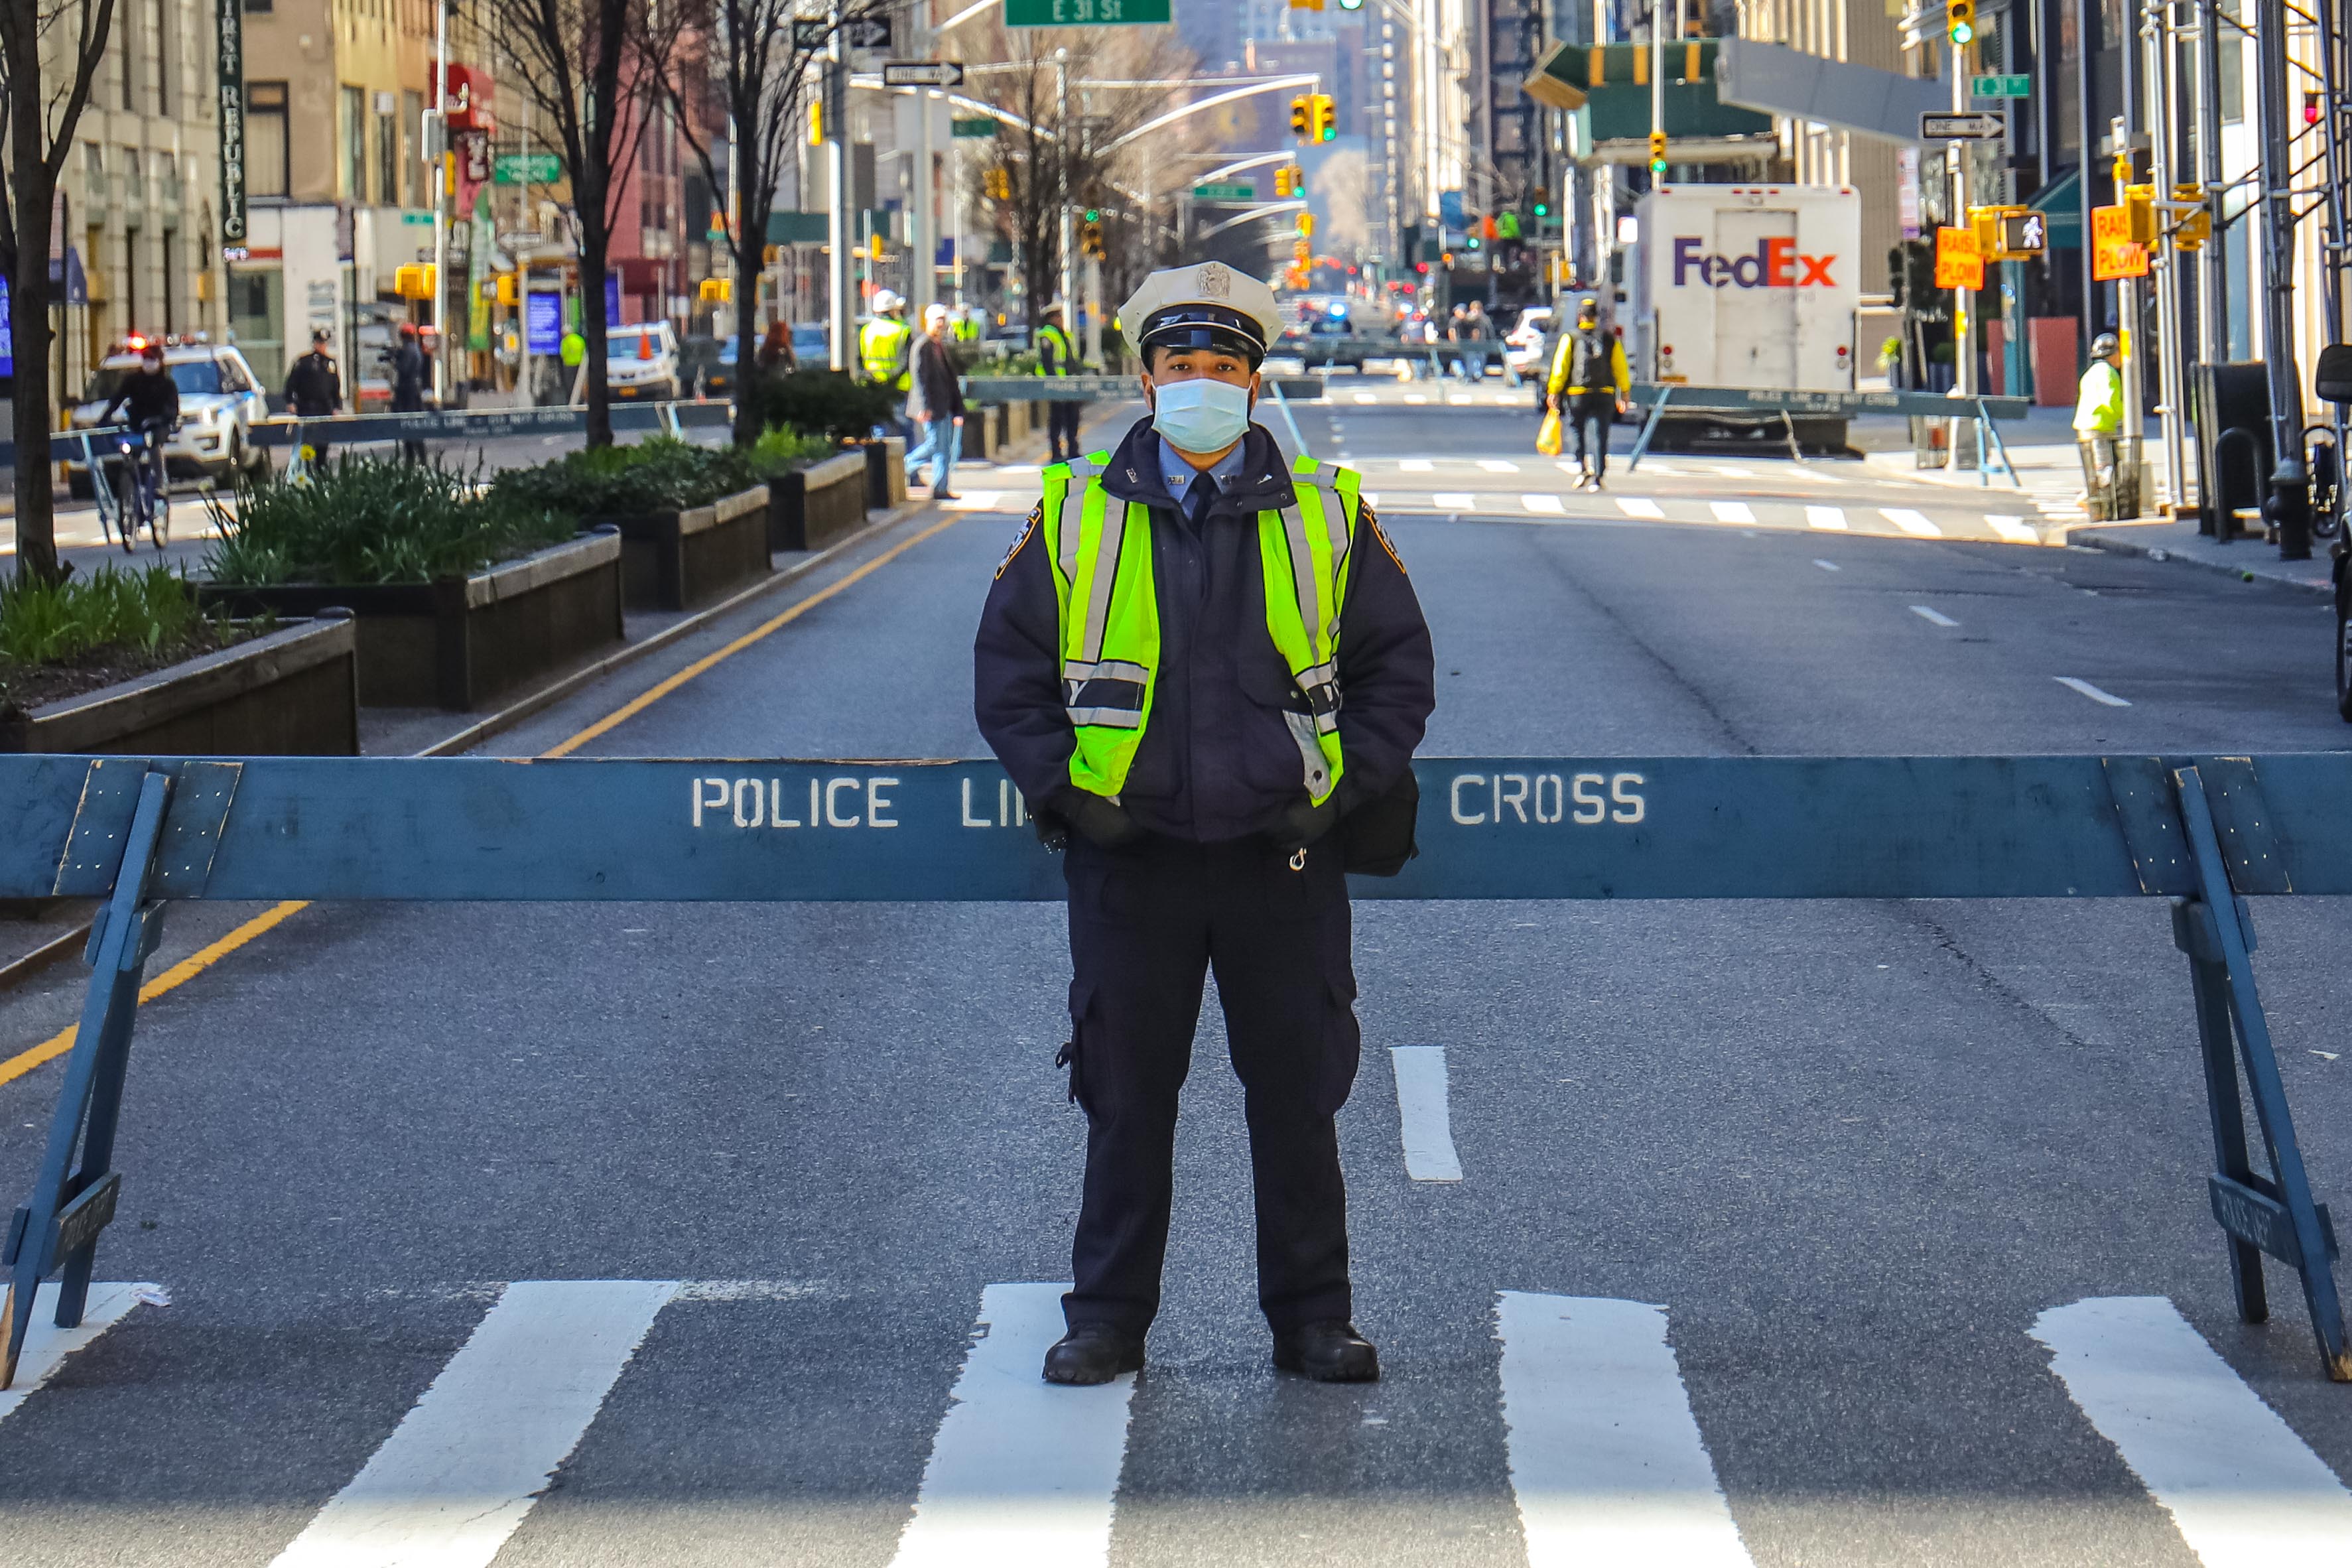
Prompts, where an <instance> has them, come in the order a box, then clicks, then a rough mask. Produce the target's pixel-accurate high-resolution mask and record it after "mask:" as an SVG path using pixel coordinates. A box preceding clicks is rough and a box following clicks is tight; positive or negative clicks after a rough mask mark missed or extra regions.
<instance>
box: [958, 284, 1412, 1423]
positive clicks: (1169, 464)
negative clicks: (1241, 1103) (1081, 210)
mask: <svg viewBox="0 0 2352 1568" xmlns="http://www.w3.org/2000/svg"><path fill="white" fill-rule="evenodd" d="M1120 318H1121V320H1122V321H1125V322H1126V323H1127V325H1126V327H1125V329H1124V331H1126V333H1127V334H1128V346H1129V349H1131V350H1133V351H1134V352H1135V353H1136V355H1137V358H1138V361H1139V364H1140V365H1141V367H1142V371H1143V375H1142V386H1143V395H1144V399H1145V401H1146V402H1147V403H1149V404H1150V410H1151V412H1150V416H1149V417H1148V418H1145V419H1142V420H1139V421H1138V422H1137V423H1136V425H1135V426H1134V427H1133V428H1132V429H1130V430H1129V431H1128V432H1127V435H1126V437H1125V438H1124V439H1123V440H1121V441H1120V443H1119V445H1118V447H1117V449H1116V450H1113V451H1105V452H1097V453H1095V454H1094V455H1092V456H1090V457H1086V458H1078V459H1077V460H1076V461H1074V462H1070V463H1066V464H1056V465H1055V466H1053V467H1050V468H1047V469H1046V470H1045V497H1044V499H1043V500H1042V501H1041V502H1040V503H1039V505H1038V507H1037V509H1036V510H1034V511H1032V512H1031V513H1030V514H1029V522H1028V526H1027V528H1026V529H1025V530H1024V531H1023V533H1022V534H1021V537H1020V538H1019V540H1017V541H1016V542H1014V544H1013V549H1012V551H1011V552H1010V553H1008V554H1007V555H1006V557H1005V559H1004V563H1003V565H1002V566H1000V567H999V568H998V570H997V574H996V581H995V584H993V586H992V588H991V589H990V591H989V595H988V604H987V607H986V609H985V610H984V612H983V613H982V619H981V626H980V634H979V637H978V641H977V647H976V650H975V655H976V657H975V675H976V682H977V693H978V695H977V702H976V710H977V716H978V719H979V721H980V728H981V732H982V734H984V735H985V736H987V738H988V742H989V744H990V745H991V746H992V747H993V748H994V749H995V751H996V754H997V756H998V757H999V758H1000V759H1002V760H1003V763H1004V765H1005V767H1006V769H1007V770H1008V771H1009V772H1010V773H1012V775H1013V782H1014V783H1015V784H1018V785H1019V786H1020V788H1021V791H1022V793H1023V795H1024V796H1026V797H1027V799H1028V800H1029V801H1030V802H1032V803H1033V805H1032V810H1033V812H1034V814H1035V816H1036V817H1037V819H1038V822H1039V824H1040V826H1041V828H1045V829H1047V830H1049V832H1051V833H1052V834H1055V835H1058V836H1060V837H1065V838H1066V847H1067V852H1068V853H1067V859H1066V866H1065V871H1066V877H1067V880H1068V885H1069V918H1070V955H1071V960H1072V965H1073V968H1074V969H1075V971H1076V974H1075V978H1074V980H1073V983H1072V984H1071V986H1070V1016H1071V1038H1070V1043H1069V1044H1068V1045H1067V1046H1066V1047H1065V1049H1064V1054H1063V1057H1062V1058H1061V1059H1062V1060H1063V1061H1064V1062H1066V1064H1067V1066H1068V1067H1069V1069H1070V1095H1071V1098H1072V1099H1074V1100H1076V1101H1077V1102H1078V1104H1079V1105H1080V1106H1081V1107H1083V1108H1084V1110H1085V1111H1086V1115H1087V1171H1086V1186H1085V1191H1084V1194H1083V1196H1082V1199H1081V1204H1080V1209H1079V1215H1078V1226H1077V1235H1076V1240H1075V1242H1074V1244H1073V1246H1072V1248H1071V1255H1072V1268H1073V1269H1074V1271H1075V1281H1076V1282H1075V1285H1074V1288H1073V1289H1071V1291H1070V1293H1069V1294H1068V1295H1067V1296H1066V1297H1065V1298H1063V1312H1064V1317H1065V1319H1066V1323H1067V1326H1068V1332H1067V1333H1066V1335H1065V1336H1064V1337H1063V1339H1062V1340H1061V1341H1060V1342H1057V1343H1056V1344H1055V1345H1054V1347H1053V1348H1052V1349H1051V1350H1050V1351H1049V1352H1047V1353H1046V1357H1045V1377H1046V1378H1047V1380H1048V1381H1051V1382H1054V1383H1064V1384H1095V1383H1105V1382H1108V1381H1109V1380H1110V1379H1112V1378H1114V1377H1117V1376H1118V1375H1119V1374H1120V1373H1125V1372H1131V1371H1134V1370H1136V1369H1137V1368H1139V1367H1140V1366H1141V1365H1142V1364H1143V1342H1144V1333H1145V1331H1146V1330H1147V1329H1148V1328H1149V1327H1150V1323H1151V1320H1152V1317H1153V1315H1154V1314H1155V1313H1156V1312H1157V1310H1159V1305H1160V1268H1161V1264H1162V1261H1163V1259H1164V1258H1165V1255H1166V1251H1167V1243H1168V1225H1169V1215H1170V1209H1171V1200H1172V1195H1173V1175H1172V1164H1173V1158H1174V1149H1175V1131H1176V1106H1177V1093H1178V1090H1179V1089H1180V1088H1181V1085H1182V1083H1183V1081H1184V1076H1185V1073H1186V1070H1187V1068H1189V1066H1190V1063H1191V1058H1192V1035H1193V1028H1194V1024H1195V1022H1196V1020H1197V1018H1198V1016H1199V1012H1200V1005H1201V994H1202V977H1203V975H1204V973H1206V972H1207V971H1210V970H1214V972H1215V973H1216V977H1217V994H1218V996H1219V998H1220V999H1221V1000H1222V1002H1223V1006H1224V1012H1225V1025H1226V1033H1227V1036H1228V1037H1229V1039H1230V1041H1231V1052H1232V1058H1233V1064H1234V1071H1235V1072H1236V1073H1237V1074H1238V1075H1239V1076H1240V1078H1241V1080H1242V1084H1243V1087H1244V1090H1245V1105H1246V1112H1245V1114H1246V1118H1247V1121H1248V1125H1249V1133H1250V1159H1251V1163H1252V1167H1253V1170H1254V1172H1255V1192H1256V1198H1257V1258H1258V1302H1259V1305H1260V1307H1261V1308H1262V1310H1264V1311H1265V1317H1266V1321H1267V1324H1268V1326H1269V1327H1270V1328H1271V1329H1272V1331H1273V1334H1274V1363H1275V1365H1276V1367H1278V1368H1280V1369H1282V1370H1285V1371H1288V1372H1293V1373H1299V1374H1301V1375H1304V1376H1307V1377H1310V1378H1315V1379H1318V1380H1320V1381H1325V1382H1369V1381H1370V1380H1372V1379H1374V1378H1377V1377H1378V1376H1379V1375H1380V1362H1379V1357H1378V1354H1377V1353H1376V1352H1375V1351H1374V1350H1373V1347H1372V1346H1371V1344H1370V1342H1368V1341H1366V1340H1365V1339H1364V1337H1363V1336H1362V1335H1361V1334H1360V1333H1358V1332H1357V1331H1356V1329H1355V1326H1354V1324H1353V1322H1352V1321H1351V1320H1352V1318H1353V1316H1354V1303H1353V1300H1352V1297H1351V1294H1350V1287H1349V1274H1348V1232H1347V1214H1346V1205H1347V1194H1346V1191H1345V1189H1344V1187H1343V1185H1342V1183H1341V1180H1340V1173H1339V1140H1338V1134H1337V1130H1336V1124H1335V1120H1334V1119H1335V1117H1336V1115H1337V1113H1338V1111H1339V1107H1340V1105H1341V1104H1342V1103H1343V1102H1344V1101H1345V1100H1347V1098H1348V1091H1349V1088H1350V1087H1351V1085H1352V1084H1353V1082H1354V1079H1355V1073H1356V1059H1357V1053H1358V1047H1359V1043H1360V1037H1359V1035H1358V1031H1357V1026H1356V1018H1355V1014H1354V1010H1353V1007H1352V998H1353V997H1354V996H1355V994H1356V984H1355V975H1354V969H1353V964H1352V963H1351V958H1350V952H1349V907H1348V889H1347V883H1346V881H1345V879H1344V875H1343V873H1344V870H1345V869H1346V868H1347V867H1349V865H1356V866H1360V867H1361V868H1366V869H1386V870H1390V871H1393V870H1394V869H1395V868H1396V867H1397V866H1399V865H1402V860H1403V858H1404V856H1405V854H1407V853H1408V852H1409V850H1408V847H1407V846H1408V845H1409V841H1410V838H1411V831H1412V818H1411V810H1412V807H1411V804H1410V798H1409V796H1410V791H1411V789H1412V784H1411V777H1412V775H1411V771H1410V766H1409V764H1410V762H1411V758H1412V750H1413V748H1414V747H1415V746H1416V745H1418V744H1419V743H1420V742H1421V737H1422V731H1423V725H1424V723H1425V721H1427V719H1428V716H1429V711H1430V709H1431V707H1432V706H1433V703H1434V700H1435V699H1434V691H1435V687H1434V682H1433V671H1432V669H1431V653H1430V642H1429V629H1428V626H1426V624H1425V623H1424V622H1423V619H1422V615H1421V606H1420V605H1419V603H1418V602H1417V601H1416V600H1415V598H1414V596H1413V592H1412V584H1410V583H1408V582H1407V581H1406V578H1405V574H1404V569H1403V567H1402V565H1401V564H1400V563H1398V560H1397V557H1396V553H1395V552H1394V551H1393V550H1392V549H1391V547H1390V544H1389V542H1388V540H1387V539H1386V538H1385V537H1384V536H1383V535H1382V534H1381V531H1380V528H1379V525H1378V524H1377V523H1376V522H1375V521H1373V518H1372V512H1371V509H1370V507H1369V506H1367V505H1365V504H1364V501H1363V498H1362V497H1361V495H1360V493H1359V490H1358V488H1357V479H1356V476H1355V475H1354V474H1352V473H1350V472H1349V471H1348V470H1346V469H1344V468H1338V467H1335V466H1333V465H1330V464H1326V463H1317V462H1314V461H1312V460H1311V459H1308V458H1300V459H1299V460H1298V462H1297V464H1296V465H1286V464H1285V463H1284V462H1283V460H1282V454H1281V451H1280V449H1279V448H1278V447H1276V445H1275V443H1274V440H1273V438H1272V437H1269V436H1268V435H1267V434H1266V433H1265V430H1263V429H1261V428H1260V427H1258V426H1255V425H1254V424H1253V423H1252V422H1251V420H1250V410H1251V406H1252V404H1253V401H1254V400H1255V396H1256V394H1257V390H1258V376H1257V371H1258V366H1259V365H1260V363H1262V362H1263V361H1264V359H1265V350H1266V345H1267V343H1268V342H1271V341H1273V339H1274V338H1275V336H1276V334H1277V332H1278V331H1279V330H1280V327H1279V321H1278V318H1277V316H1276V307H1275V300H1274V293H1273V291H1272V290H1271V289H1268V288H1267V287H1266V286H1265V284H1264V283H1262V282H1260V281H1259V280H1258V279H1255V278H1251V277H1248V276H1246V275H1244V274H1243V273H1239V272H1236V271H1234V270H1233V269H1232V268H1228V267H1225V266H1224V265H1223V264H1221V263H1218V262H1213V261H1212V262H1205V263H1202V264H1200V265H1197V266H1191V267H1180V268H1173V269H1171V270H1166V271H1160V272H1154V273H1152V274H1151V275H1150V277H1149V278H1147V279H1144V282H1143V286H1142V288H1141V289H1139V290H1138V291H1137V293H1136V295H1135V297H1134V298H1133V299H1131V300H1129V301H1128V303H1127V307H1126V309H1125V310H1122V311H1121V312H1120ZM1269 584H1280V585H1281V588H1282V591H1280V592H1269V591H1268V585H1269ZM1401 803H1402V815H1400V811H1399V806H1400V804H1401ZM1376 862H1379V863H1381V864H1375V863H1376Z"/></svg>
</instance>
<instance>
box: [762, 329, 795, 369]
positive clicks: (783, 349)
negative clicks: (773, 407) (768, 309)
mask: <svg viewBox="0 0 2352 1568" xmlns="http://www.w3.org/2000/svg"><path fill="white" fill-rule="evenodd" d="M753 363H756V364H757V365H758V366H759V367H760V374H761V375H763V376H765V375H790V374H793V372H794V371H796V370H798V369H800V367H801V365H800V356H799V355H798V354H796V353H793V333H792V329H791V328H789V327H787V326H785V325H784V323H783V322H782V321H771V322H769V323H768V335H767V336H766V337H764V338H761V340H760V351H759V353H757V354H756V355H755V356H754V357H753Z"/></svg>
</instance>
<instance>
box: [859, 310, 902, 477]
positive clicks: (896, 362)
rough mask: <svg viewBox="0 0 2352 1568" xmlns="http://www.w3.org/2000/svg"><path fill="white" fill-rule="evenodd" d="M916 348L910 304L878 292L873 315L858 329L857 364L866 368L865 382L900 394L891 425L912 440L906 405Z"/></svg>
mask: <svg viewBox="0 0 2352 1568" xmlns="http://www.w3.org/2000/svg"><path fill="white" fill-rule="evenodd" d="M914 347H915V331H914V329H913V328H912V327H909V326H908V325H907V301H906V300H903V299H901V298H899V297H898V293H897V292H896V291H895V290H892V289H876V290H875V291H874V314H873V315H871V316H869V317H867V318H866V324H865V325H864V326H862V327H860V328H858V329H857V363H859V364H860V365H861V366H863V367H864V368H865V371H866V380H868V381H870V382H872V383H873V384H875V385H877V386H887V387H888V388H890V390H891V391H893V392H895V393H897V394H898V400H899V405H898V408H897V409H894V410H893V411H892V413H891V416H890V424H891V426H893V427H894V428H895V429H896V430H897V431H898V434H899V435H901V436H905V437H908V439H909V440H910V441H911V440H912V439H913V431H912V429H911V428H910V427H909V426H908V423H907V416H906V412H905V404H906V396H907V391H908V388H909V387H910V386H912V385H913V384H914V375H913V370H912V360H913V353H914Z"/></svg>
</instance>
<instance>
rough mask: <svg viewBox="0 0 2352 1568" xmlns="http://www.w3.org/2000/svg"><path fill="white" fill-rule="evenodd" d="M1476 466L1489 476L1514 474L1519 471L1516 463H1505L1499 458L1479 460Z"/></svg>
mask: <svg viewBox="0 0 2352 1568" xmlns="http://www.w3.org/2000/svg"><path fill="white" fill-rule="evenodd" d="M1478 466H1479V467H1480V468H1484V469H1486V471H1487V472H1488V473H1490V474H1516V473H1517V472H1518V471H1519V466H1518V465H1517V463H1507V462H1505V461H1504V460H1503V459H1502V458H1479V459H1478Z"/></svg>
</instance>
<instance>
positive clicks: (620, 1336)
mask: <svg viewBox="0 0 2352 1568" xmlns="http://www.w3.org/2000/svg"><path fill="white" fill-rule="evenodd" d="M676 1293H677V1284H676V1283H675V1282H674V1281H670V1280H647V1279H563V1280H551V1279H532V1280H524V1281H521V1282H519V1283H517V1284H513V1285H509V1286H508V1287H507V1288H506V1290H505V1291H504V1293H503V1294H501V1295H500V1296H499V1303H498V1305H497V1306H495V1307H492V1308H491V1309H490V1310H489V1315H488V1316H487V1317H485V1318H484V1319H483V1320H482V1321H481V1324H480V1326H479V1327H478V1328H477V1329H476V1330H475V1331H474V1334H473V1337H472V1338H471V1339H469V1340H467V1342H466V1344H465V1348H464V1349H462V1350H460V1351H459V1352H457V1354H456V1355H455V1356H453V1357H451V1358H450V1361H449V1364H448V1365H446V1366H445V1367H443V1368H442V1369H441V1375H440V1376H438V1377H436V1378H435V1379H434V1380H433V1386H432V1387H430V1388H428V1389H426V1390H425V1396H424V1397H423V1398H422V1399H419V1400H418V1401H417V1402H416V1406H415V1409H413V1410H411V1411H410V1412H409V1413H408V1414H407V1415H405V1416H404V1417H402V1419H401V1423H400V1425H399V1426H396V1427H394V1429H393V1434H392V1436H390V1437H388V1438H386V1439H384V1443H383V1447H380V1448H378V1449H377V1450H376V1451H375V1453H374V1455H373V1457H372V1458H369V1460H368V1462H367V1464H366V1465H365V1466H364V1467H363V1468H362V1469H361V1471H360V1473H359V1474H358V1475H357V1476H355V1477H353V1478H352V1483H351V1485H349V1486H347V1487H345V1488H344V1489H342V1490H341V1492H339V1493H337V1494H336V1495H335V1497H334V1499H333V1500H331V1501H330V1502H329V1503H328V1504H327V1506H326V1507H325V1508H323V1509H321V1510H319V1514H318V1517H317V1518H315V1519H313V1520H312V1521H310V1524H309V1526H308V1527H306V1528H305V1529H304V1530H303V1531H302V1533H301V1534H299V1535H298V1536H296V1537H295V1538H294V1542H293V1544H292V1545H290V1546H289V1547H287V1548H286V1550H285V1551H284V1552H279V1553H278V1557H277V1559H276V1562H275V1563H274V1564H273V1568H487V1565H488V1563H489V1562H490V1560H491V1559H492V1558H494V1557H496V1556H497V1555H498V1554H499V1548H501V1547H502V1546H504V1545H505V1544H506V1542H507V1538H508V1537H509V1536H511V1535H512V1534H514V1532H515V1531H516V1530H517V1529H518V1528H520V1526H521V1524H522V1521H523V1519H524V1517H525V1516H526V1515H528V1514H529V1513H530V1510H531V1509H532V1508H533V1507H534V1506H535V1505H536V1504H537V1503H538V1501H539V1498H540V1494H541V1492H543V1491H545V1490H546V1489H547V1483H548V1481H549V1479H551V1477H552V1476H553V1475H554V1473H555V1469H556V1467H557V1466H559V1465H561V1464H562V1463H563V1460H564V1458H565V1457H566V1456H567V1455H569V1454H570V1453H571V1452H572V1449H573V1448H574V1447H578V1446H579V1442H580V1439H581V1437H582V1436H583V1435H584V1434H585V1433H586V1432H587V1430H588V1426H589V1423H590V1422H592V1421H593V1420H595V1418H596V1412H597V1411H598V1410H600V1409H602V1408H603V1407H604V1396H605V1395H606V1394H610V1393H611V1392H612V1390H613V1384H614V1383H615V1382H617V1381H618V1380H619V1378H620V1375H621V1373H622V1370H623V1369H624V1368H625V1367H626V1366H627V1365H628V1364H629V1361H630V1358H631V1357H633V1356H635V1354H636V1352H637V1346H638V1345H639V1344H641V1343H643V1342H644V1341H645V1337H646V1333H647V1332H649V1331H651V1330H652V1328H653V1325H654V1319H655V1318H656V1316H658V1315H659V1314H660V1312H661V1310H662V1309H663V1308H664V1307H665V1306H667V1305H668V1304H669V1300H670V1298H671V1297H672V1296H674V1295H675V1294H676Z"/></svg>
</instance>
